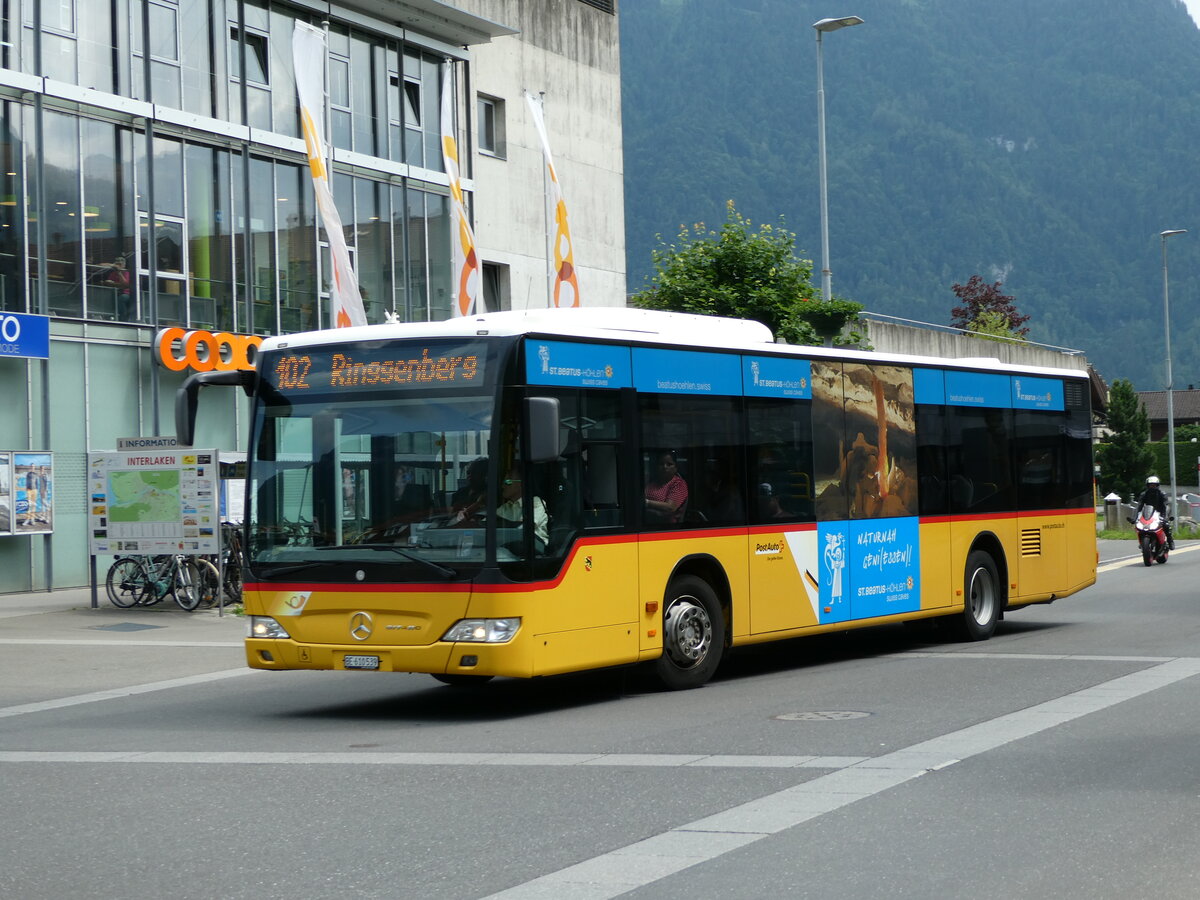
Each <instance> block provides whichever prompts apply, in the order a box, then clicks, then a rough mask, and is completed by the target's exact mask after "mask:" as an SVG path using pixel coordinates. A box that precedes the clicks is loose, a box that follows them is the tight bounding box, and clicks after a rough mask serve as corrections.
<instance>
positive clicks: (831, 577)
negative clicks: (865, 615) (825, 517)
mask: <svg viewBox="0 0 1200 900" xmlns="http://www.w3.org/2000/svg"><path fill="white" fill-rule="evenodd" d="M849 524H850V523H848V522H819V523H818V524H817V556H818V557H819V559H820V563H819V565H820V568H821V574H820V576H819V579H818V583H819V584H820V588H819V595H820V601H821V608H820V612H819V613H818V615H817V621H818V622H819V623H821V624H822V625H825V624H826V623H828V622H846V621H849V619H850V618H851V616H850V539H849Z"/></svg>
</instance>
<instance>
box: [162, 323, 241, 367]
mask: <svg viewBox="0 0 1200 900" xmlns="http://www.w3.org/2000/svg"><path fill="white" fill-rule="evenodd" d="M260 344H262V338H261V337H259V336H258V335H255V334H231V333H230V332H228V331H218V332H215V333H214V332H211V331H201V330H199V329H196V330H192V331H188V330H185V329H183V328H163V329H162V330H160V331H159V332H158V335H157V336H156V337H155V338H154V353H155V356H156V357H157V359H158V362H159V364H160V365H162V366H164V367H166V368H168V369H170V370H171V371H172V372H183V371H184V370H186V369H191V370H192V371H194V372H212V371H218V372H227V371H231V370H234V369H253V368H254V361H255V359H256V358H257V357H258V348H259V345H260Z"/></svg>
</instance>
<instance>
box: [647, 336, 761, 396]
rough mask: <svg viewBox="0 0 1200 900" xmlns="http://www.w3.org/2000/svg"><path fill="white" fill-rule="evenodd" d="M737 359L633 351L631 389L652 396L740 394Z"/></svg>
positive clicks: (720, 355)
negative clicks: (651, 394) (633, 388)
mask: <svg viewBox="0 0 1200 900" xmlns="http://www.w3.org/2000/svg"><path fill="white" fill-rule="evenodd" d="M740 360H741V357H739V356H734V355H732V354H726V353H700V352H697V351H694V350H656V349H652V348H648V347H634V348H633V386H634V387H636V388H637V389H638V390H639V391H647V392H649V393H654V394H719V395H724V396H737V395H739V394H741V393H742V371H741V363H740Z"/></svg>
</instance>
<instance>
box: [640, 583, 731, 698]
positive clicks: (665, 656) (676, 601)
mask: <svg viewBox="0 0 1200 900" xmlns="http://www.w3.org/2000/svg"><path fill="white" fill-rule="evenodd" d="M724 653H725V617H724V616H723V615H722V614H721V604H720V603H719V602H718V601H717V595H716V593H715V592H714V591H713V589H712V588H711V587H710V586H709V585H708V582H706V581H704V580H703V579H702V578H697V577H696V576H695V575H685V576H683V577H682V578H677V579H676V580H675V581H673V582H671V586H670V588H669V589H668V591H667V601H666V606H665V608H664V609H663V653H662V656H660V657H659V659H658V661H657V663H655V674H656V675H657V676H658V678H659V680H660V681H661V682H662V683H663V684H664V685H665V686H666V687H668V688H670V689H671V690H683V689H686V688H694V687H699V686H700V685H702V684H704V683H705V682H706V681H708V680H709V679H710V678H712V676H713V673H714V672H716V670H717V666H718V665H719V664H720V662H721V657H722V656H723V655H724Z"/></svg>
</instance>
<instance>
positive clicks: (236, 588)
mask: <svg viewBox="0 0 1200 900" xmlns="http://www.w3.org/2000/svg"><path fill="white" fill-rule="evenodd" d="M225 596H226V597H228V598H229V599H230V600H232V601H233V602H234V603H240V602H241V600H242V566H241V564H240V563H237V562H235V561H234V560H232V559H230V560H229V561H227V562H226V563H225Z"/></svg>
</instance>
